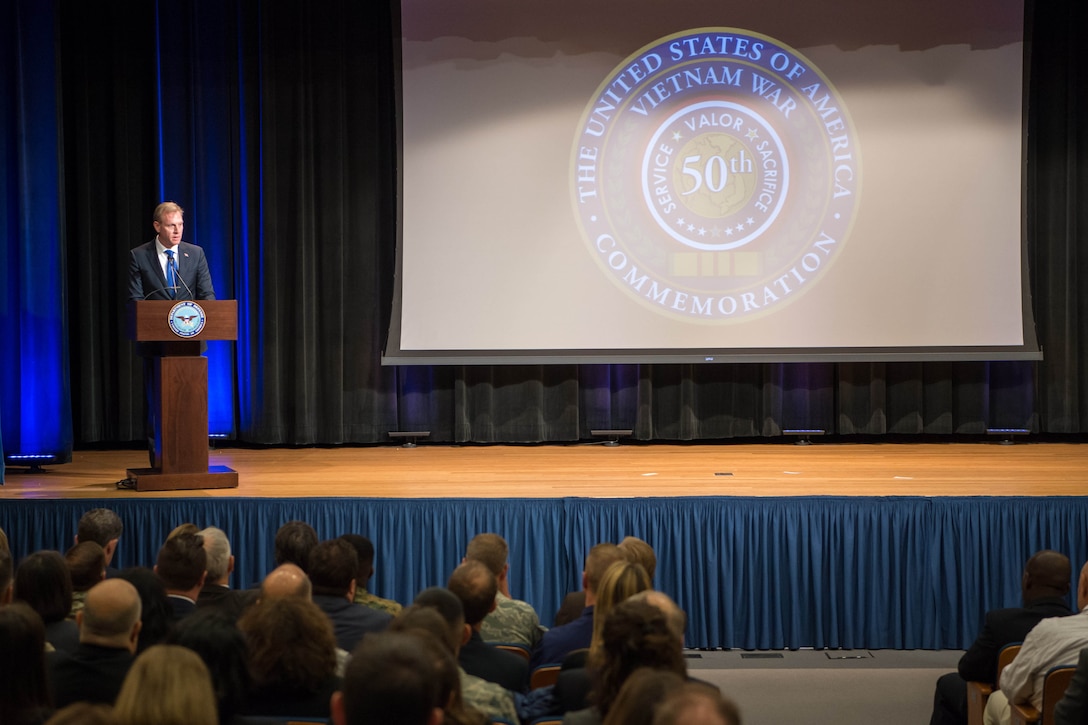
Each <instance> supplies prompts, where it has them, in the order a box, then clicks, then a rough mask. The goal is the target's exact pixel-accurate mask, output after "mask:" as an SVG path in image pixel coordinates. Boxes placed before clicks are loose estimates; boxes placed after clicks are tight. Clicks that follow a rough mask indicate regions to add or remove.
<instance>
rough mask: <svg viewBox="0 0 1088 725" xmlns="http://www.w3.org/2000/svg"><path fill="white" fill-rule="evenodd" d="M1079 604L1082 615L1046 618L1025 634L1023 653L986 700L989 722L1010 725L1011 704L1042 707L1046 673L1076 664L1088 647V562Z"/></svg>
mask: <svg viewBox="0 0 1088 725" xmlns="http://www.w3.org/2000/svg"><path fill="white" fill-rule="evenodd" d="M1077 607H1078V608H1079V609H1080V613H1079V614H1071V615H1069V616H1068V617H1050V618H1048V619H1044V620H1043V621H1041V622H1039V623H1038V624H1036V625H1035V626H1034V627H1032V628H1031V631H1030V632H1028V634H1027V636H1026V637H1024V643H1023V644H1022V645H1021V646H1020V652H1019V653H1018V654H1017V655H1016V657H1015V658H1014V659H1013V661H1012V663H1010V664H1009V665H1008V666H1007V667H1006V668H1005V669H1004V670H1002V672H1001V681H1000V682H999V683H998V685H999V686H1000V687H1001V689H1000V690H995V691H994V693H993V694H992V695H990V699H989V700H987V701H986V710H985V712H984V713H983V717H982V721H983V722H984V723H986V725H997V724H1001V725H1007V723H1009V722H1010V721H1011V719H1012V712H1011V710H1010V703H1012V704H1018V703H1030V704H1031V706H1032V707H1034V708H1035V709H1036V710H1042V704H1043V682H1044V681H1045V680H1046V673H1047V672H1049V671H1050V669H1051V668H1052V667H1059V666H1061V665H1075V664H1076V663H1077V659H1078V658H1079V657H1080V651H1081V650H1082V649H1085V648H1086V647H1088V563H1086V564H1085V565H1084V566H1083V568H1081V570H1080V578H1079V580H1078V583H1077Z"/></svg>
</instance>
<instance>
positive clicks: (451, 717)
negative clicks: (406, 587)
mask: <svg viewBox="0 0 1088 725" xmlns="http://www.w3.org/2000/svg"><path fill="white" fill-rule="evenodd" d="M389 631H391V632H403V633H407V634H410V635H413V636H417V637H418V638H419V639H420V642H421V643H422V644H423V646H424V648H425V649H426V650H427V653H426V654H427V655H428V656H429V658H430V659H431V660H432V661H433V662H434V665H435V671H436V673H437V674H436V677H437V681H438V685H439V688H438V689H439V693H438V700H437V702H438V704H439V706H440V707H441V708H442V711H443V717H444V719H443V723H444V725H445V724H447V723H448V725H489V724H490V722H491V721H490V719H488V718H487V717H486V716H485V715H484V714H483V713H482V712H480V711H479V710H477V709H475V708H473V707H469V706H467V705H465V701H464V697H463V696H462V694H461V668H460V666H459V665H458V664H457V661H456V660H455V659H454V658H453V653H452V648H451V642H450V630H449V628H448V627H447V625H446V620H445V619H443V618H442V615H441V614H439V613H438V610H437V609H434V608H432V607H425V606H421V605H419V604H412V605H410V606H408V607H405V608H404V609H402V610H401V613H400V614H399V615H397V617H396V618H395V619H394V620H393V622H392V623H391V624H390V625H389Z"/></svg>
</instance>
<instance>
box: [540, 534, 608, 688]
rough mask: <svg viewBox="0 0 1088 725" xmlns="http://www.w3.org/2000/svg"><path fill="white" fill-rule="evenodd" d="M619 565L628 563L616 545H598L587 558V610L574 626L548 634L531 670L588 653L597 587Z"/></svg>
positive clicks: (541, 643)
mask: <svg viewBox="0 0 1088 725" xmlns="http://www.w3.org/2000/svg"><path fill="white" fill-rule="evenodd" d="M617 561H626V557H625V556H624V554H623V551H622V550H620V548H619V547H618V546H616V545H615V544H597V545H596V546H594V547H593V548H592V549H590V550H589V554H587V555H586V565H585V569H584V570H583V571H582V588H583V589H585V592H586V606H585V608H584V609H583V610H582V614H581V615H580V616H579V617H578V618H577V619H575V620H574V621H573V622H570V623H568V624H564V625H562V626H560V627H553V628H552V629H550V630H548V631H547V632H546V633H545V634H544V636H543V637H542V638H541V640H540V644H539V646H537V648H536V649H535V650H533V654H532V658H531V660H530V663H529V664H530V668H531V669H536V668H537V667H540V666H541V665H549V664H558V663H560V662H562V661H563V658H564V657H566V656H567V655H568V654H570V653H571V652H573V651H574V650H576V649H587V648H588V647H589V644H590V640H592V639H593V607H594V605H595V604H596V603H597V587H598V586H599V585H600V583H601V577H602V576H604V572H605V570H607V569H608V567H610V566H612V564H614V563H616V562H617Z"/></svg>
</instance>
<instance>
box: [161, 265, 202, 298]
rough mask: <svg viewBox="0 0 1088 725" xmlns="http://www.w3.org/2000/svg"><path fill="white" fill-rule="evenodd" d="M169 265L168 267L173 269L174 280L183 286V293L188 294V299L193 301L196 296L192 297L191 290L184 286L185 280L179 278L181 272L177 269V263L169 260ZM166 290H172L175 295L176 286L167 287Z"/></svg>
mask: <svg viewBox="0 0 1088 725" xmlns="http://www.w3.org/2000/svg"><path fill="white" fill-rule="evenodd" d="M169 264H170V266H172V267H173V268H174V279H176V280H177V281H179V282H181V283H182V284H183V285H184V286H185V291H186V292H188V293H189V299H191V300H195V299H196V296H195V295H193V291H192V290H191V289H189V285H187V284H185V280H184V279H183V278H182V276H181V270H179V269H178V263H177V262H175V261H174V260H173V259H171V260H169ZM167 289H173V290H174V293H175V294H176V293H177V291H178V288H177V286H174V287H169V288H167Z"/></svg>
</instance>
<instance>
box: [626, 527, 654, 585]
mask: <svg viewBox="0 0 1088 725" xmlns="http://www.w3.org/2000/svg"><path fill="white" fill-rule="evenodd" d="M617 546H619V547H620V551H622V552H623V554H624V556H626V557H627V561H629V562H631V563H632V564H642V568H643V569H645V570H646V573H647V574H649V575H650V582H651V583H652V582H653V580H654V573H655V572H656V571H657V554H655V553H654V547H652V546H650V545H649V544H647V543H646V542H645V541H643V540H642V539H640V538H638V537H637V536H625V537H624V538H623V541H621V542H620V543H619V544H617Z"/></svg>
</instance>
